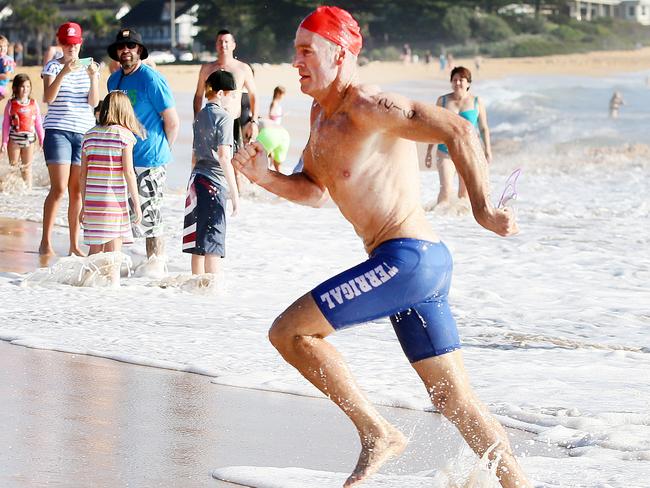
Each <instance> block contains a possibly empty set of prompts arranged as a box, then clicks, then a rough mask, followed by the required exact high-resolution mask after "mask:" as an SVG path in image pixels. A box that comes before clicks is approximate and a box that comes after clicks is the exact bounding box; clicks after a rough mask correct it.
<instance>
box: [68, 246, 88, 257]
mask: <svg viewBox="0 0 650 488" xmlns="http://www.w3.org/2000/svg"><path fill="white" fill-rule="evenodd" d="M72 255H75V256H81V257H82V258H85V257H86V255H85V254H84V253H83V252H81V249H79V248H78V247H75V248H74V249H72V248H71V249H70V252H69V253H68V256H72Z"/></svg>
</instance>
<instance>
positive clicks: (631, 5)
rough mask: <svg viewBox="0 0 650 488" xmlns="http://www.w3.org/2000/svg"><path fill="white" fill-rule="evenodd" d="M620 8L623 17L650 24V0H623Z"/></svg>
mask: <svg viewBox="0 0 650 488" xmlns="http://www.w3.org/2000/svg"><path fill="white" fill-rule="evenodd" d="M619 9H620V16H621V17H622V18H623V19H627V20H635V21H637V22H638V23H639V24H643V25H650V0H623V1H622V2H621V4H620V7H619Z"/></svg>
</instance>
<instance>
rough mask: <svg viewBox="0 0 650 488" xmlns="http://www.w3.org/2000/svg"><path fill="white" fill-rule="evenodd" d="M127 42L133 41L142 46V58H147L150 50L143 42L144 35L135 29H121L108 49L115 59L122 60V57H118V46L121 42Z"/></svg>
mask: <svg viewBox="0 0 650 488" xmlns="http://www.w3.org/2000/svg"><path fill="white" fill-rule="evenodd" d="M127 42H133V43H135V44H137V45H138V46H140V47H141V48H142V53H140V59H147V58H148V57H149V50H148V49H147V46H145V45H144V44H143V43H142V37H141V36H140V34H139V33H138V32H136V31H134V30H133V29H120V31H119V32H118V33H117V36H115V42H113V44H111V45H110V46H108V48H107V49H106V51H108V55H109V56H110V57H111V59H114V60H115V61H119V60H120V58H118V57H117V46H119V45H120V44H126V43H127Z"/></svg>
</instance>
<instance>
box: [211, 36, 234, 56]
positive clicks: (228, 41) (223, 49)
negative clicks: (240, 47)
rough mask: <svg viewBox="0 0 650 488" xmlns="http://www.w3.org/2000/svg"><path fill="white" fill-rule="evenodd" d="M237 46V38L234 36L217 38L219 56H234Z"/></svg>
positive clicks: (216, 44)
mask: <svg viewBox="0 0 650 488" xmlns="http://www.w3.org/2000/svg"><path fill="white" fill-rule="evenodd" d="M235 46H236V44H235V38H234V37H233V36H232V34H222V35H220V36H217V40H216V42H215V47H216V48H217V52H218V53H219V55H223V54H232V53H233V51H234V50H235Z"/></svg>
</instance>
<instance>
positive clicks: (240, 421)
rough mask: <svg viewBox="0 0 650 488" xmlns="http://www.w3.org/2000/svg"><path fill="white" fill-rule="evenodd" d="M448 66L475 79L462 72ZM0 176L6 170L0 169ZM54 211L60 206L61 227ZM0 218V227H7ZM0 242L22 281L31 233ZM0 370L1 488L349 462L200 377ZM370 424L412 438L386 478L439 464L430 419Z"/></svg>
mask: <svg viewBox="0 0 650 488" xmlns="http://www.w3.org/2000/svg"><path fill="white" fill-rule="evenodd" d="M458 63H459V64H466V65H467V66H468V67H470V69H473V67H474V64H473V60H471V59H468V60H463V59H461V60H459V61H458ZM198 69H199V67H198V66H196V65H195V66H190V65H188V66H161V67H160V71H161V72H162V73H163V74H164V75H165V76H166V77H167V78H168V80H169V82H170V84H171V86H172V89H173V90H174V92H176V93H182V94H187V95H188V96H190V95H191V93H192V92H193V91H194V87H195V83H196V76H197V73H198ZM647 69H650V48H646V49H641V50H637V51H625V52H598V53H590V54H579V55H567V56H550V57H545V58H517V59H485V60H484V62H483V65H482V67H481V71H480V73H474V75H475V79H477V80H480V79H497V78H500V77H504V76H516V75H522V76H531V75H533V76H534V75H562V74H566V75H584V76H594V77H598V76H604V75H607V74H610V73H612V72H619V73H620V72H637V71H642V70H647ZM18 71H19V72H27V73H29V74H30V76H31V77H32V80H33V81H34V96H35V98H37V99H40V97H41V95H42V87H41V83H40V82H38V79H39V73H40V68H39V67H34V68H21V69H19V70H18ZM103 76H104V78H105V77H106V73H104V74H103ZM360 76H361V79H362V80H363V81H366V82H370V83H378V84H381V85H384V84H391V83H398V82H400V81H403V80H432V81H433V82H435V83H437V84H438V85H443V84H444V85H445V86H447V85H446V83H447V77H448V72H440V71H439V70H438V66H437V63H436V64H432V65H429V66H425V65H422V64H420V65H403V64H401V63H371V64H369V65H366V66H364V67H362V68H361V70H360ZM256 79H257V84H258V89H259V91H260V93H261V94H264V95H265V96H266V97H269V96H270V93H271V91H272V89H273V87H274V86H275V85H277V84H283V85H285V86H286V88H287V91H288V95H290V96H292V95H295V96H298V95H299V88H298V82H297V77H296V72H295V70H294V69H293V68H291V66H289V65H281V66H257V67H256ZM101 86H102V87H104V86H105V83H102V84H101ZM184 99H185V100H187V99H188V97H187V96H186V97H184ZM183 123H184V124H187V123H188V122H187V120H184V121H183ZM301 129H303V130H304V129H305V127H301ZM0 164H2V165H3V166H5V165H6V159H4V158H3V160H2V162H1V163H0ZM16 198H20V196H17V197H16ZM64 209H65V205H62V207H61V209H60V210H59V214H60V215H63V214H64ZM4 210H6V209H3V214H4V215H6V214H7V213H9V212H6V211H4ZM59 230H61V229H59ZM2 232H4V237H0V246H2V247H1V250H2V251H3V252H0V271H13V272H17V273H25V272H27V271H29V270H30V269H34V268H35V267H36V266H37V265H38V264H37V256H36V255H34V254H33V250H34V249H36V248H37V246H38V240H39V239H40V223H36V222H26V223H24V222H15V221H11V219H8V220H3V221H2V222H0V233H2ZM59 234H60V233H59ZM56 235H57V233H55V236H56ZM58 237H59V241H58V247H57V251H58V252H60V253H64V252H65V250H66V241H65V236H63V238H62V236H61V235H59V236H58ZM61 239H63V240H61ZM16 252H17V253H18V254H15V253H16ZM21 253H22V254H23V255H22V256H20V254H21ZM17 256H20V259H19V258H18V257H17ZM0 366H1V367H2V373H3V378H2V380H0V397H1V398H3V399H4V402H3V406H2V407H0V411H2V412H3V414H4V417H5V418H8V419H9V421H8V426H7V427H6V428H5V429H3V431H2V433H1V434H0V442H2V443H3V445H5V446H11V451H10V452H11V453H12V455H11V456H4V457H0V463H2V464H1V465H0V473H2V475H0V476H6V478H0V485H2V486H17V487H19V486H34V485H37V484H43V485H45V484H48V485H49V486H66V487H70V486H71V487H74V486H89V485H94V486H117V485H120V486H127V485H129V486H131V485H132V486H143V485H146V486H152V485H156V484H157V485H159V486H188V487H191V486H227V485H225V484H223V485H218V484H215V482H214V481H212V480H211V479H210V477H209V472H210V470H211V469H214V468H218V467H221V466H226V465H239V464H242V465H244V464H245V465H260V466H302V467H307V468H311V469H327V470H332V471H341V472H346V471H349V470H350V469H351V467H352V465H353V463H354V460H355V459H356V453H357V445H356V439H355V436H354V432H352V430H351V428H350V425H349V424H348V423H347V422H346V421H345V419H344V418H343V417H342V416H341V414H340V413H339V412H338V411H337V410H336V409H335V408H334V407H333V406H332V405H331V404H330V403H328V402H327V401H324V400H322V399H313V398H306V397H299V396H290V395H284V394H278V393H263V392H259V391H256V390H250V389H236V388H229V387H223V386H217V385H214V384H212V383H210V379H209V378H208V377H205V376H198V375H190V374H186V373H178V372H173V371H167V370H163V369H155V368H146V367H142V366H134V365H129V364H124V363H119V362H116V361H111V360H105V359H99V358H94V357H88V356H81V355H69V354H64V353H58V352H48V351H40V350H33V349H26V348H20V347H11V346H10V345H7V344H5V343H1V342H0ZM260 405H262V407H260ZM261 410H263V414H261ZM382 411H383V412H385V413H386V415H387V416H388V417H389V418H390V419H391V420H393V421H395V422H396V423H397V424H398V425H399V426H400V427H401V428H402V429H404V430H405V431H407V432H409V433H411V432H413V435H414V438H413V439H414V441H413V442H412V444H411V445H412V447H411V448H410V449H412V450H410V451H409V452H407V453H406V455H405V456H403V457H402V458H401V460H400V461H399V462H397V463H394V464H391V465H389V466H387V469H388V470H389V471H392V472H396V471H399V470H404V471H405V472H413V471H417V470H418V469H422V468H423V465H424V469H426V468H434V467H436V466H439V465H440V463H441V462H443V459H444V458H445V455H446V454H447V453H445V452H441V451H440V450H439V448H440V445H444V444H445V442H446V441H447V440H448V439H449V436H450V435H451V434H447V433H444V432H448V430H446V431H445V430H444V429H445V428H444V427H441V426H440V423H439V422H437V421H436V419H437V418H438V417H437V416H435V415H432V414H426V413H422V412H418V411H415V410H403V409H388V408H385V409H382ZM447 427H448V426H447ZM427 429H428V430H427ZM441 432H442V433H441ZM511 433H513V434H514V435H517V436H518V437H517V439H518V441H517V443H518V444H519V446H520V449H521V448H522V446H523V448H524V451H526V452H530V451H528V449H534V448H540V447H541V448H544V449H545V448H546V447H544V446H539V444H533V445H532V448H531V447H530V446H529V445H528V443H527V442H528V441H527V440H526V439H528V438H529V436H528V435H527V434H525V433H522V432H521V431H516V432H513V431H511ZM431 439H434V441H433V442H432V441H431ZM440 439H442V442H440ZM450 445H451V446H452V448H453V449H455V450H456V451H458V450H459V449H460V448H459V446H460V440H459V439H458V438H457V437H454V440H453V442H451V443H450ZM518 452H520V453H521V452H522V451H521V450H519V451H518ZM557 452H558V454H560V453H561V452H562V451H561V450H559V449H557ZM546 455H548V454H546ZM71 480H72V481H71ZM93 480H94V481H96V483H95V484H94V483H93ZM77 482H78V483H79V484H77V485H75V484H74V483H77Z"/></svg>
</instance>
